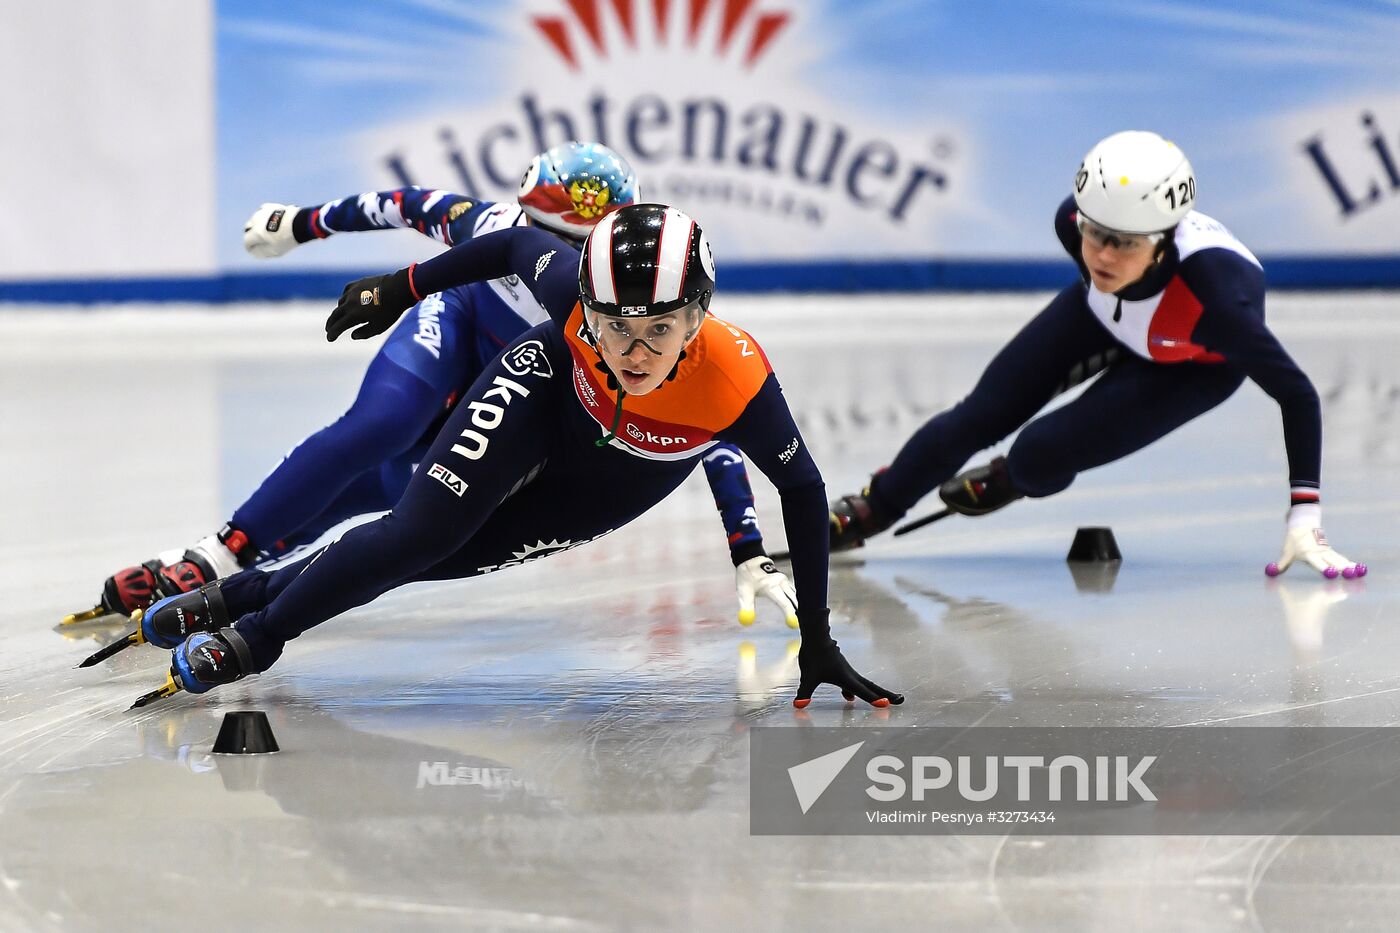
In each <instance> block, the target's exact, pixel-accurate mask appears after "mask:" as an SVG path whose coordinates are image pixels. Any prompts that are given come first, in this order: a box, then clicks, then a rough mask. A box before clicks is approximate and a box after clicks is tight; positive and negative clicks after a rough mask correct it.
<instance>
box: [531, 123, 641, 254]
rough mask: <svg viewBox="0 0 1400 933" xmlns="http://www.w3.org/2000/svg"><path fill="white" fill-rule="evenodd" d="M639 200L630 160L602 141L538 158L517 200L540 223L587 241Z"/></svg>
mask: <svg viewBox="0 0 1400 933" xmlns="http://www.w3.org/2000/svg"><path fill="white" fill-rule="evenodd" d="M637 199H638V194H637V174H636V173H635V172H634V171H632V166H631V165H629V164H628V163H627V160H626V159H624V158H623V157H622V156H620V155H618V154H617V153H616V152H614V151H612V150H611V149H609V148H608V147H607V146H604V145H603V144H602V143H584V142H567V143H561V144H560V145H558V146H554V147H553V148H551V149H549V150H547V151H545V152H542V153H540V154H539V155H537V156H535V158H534V159H532V160H531V161H530V167H529V168H528V169H526V170H525V177H524V178H522V179H521V180H520V193H519V195H518V196H517V198H516V200H517V201H518V202H519V204H520V208H521V210H523V211H524V212H525V213H526V215H528V216H529V217H530V219H531V220H533V221H534V222H535V223H536V224H538V225H539V226H541V227H544V228H545V229H546V230H548V231H550V232H551V233H557V234H560V235H561V236H565V237H568V238H569V239H572V240H583V239H586V238H587V237H588V234H589V232H590V231H592V229H593V226H594V225H595V224H597V223H598V221H600V220H602V219H603V218H604V217H606V216H607V215H608V214H611V213H612V212H613V211H615V210H618V209H619V208H622V207H626V206H627V205H629V204H635V203H637Z"/></svg>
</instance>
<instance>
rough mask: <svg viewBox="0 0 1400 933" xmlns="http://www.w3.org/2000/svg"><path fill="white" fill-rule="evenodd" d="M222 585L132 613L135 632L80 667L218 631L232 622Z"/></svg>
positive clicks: (216, 584) (196, 591)
mask: <svg viewBox="0 0 1400 933" xmlns="http://www.w3.org/2000/svg"><path fill="white" fill-rule="evenodd" d="M219 587H220V583H219V581H218V580H215V581H214V582H213V583H206V584H204V585H203V586H201V587H200V588H199V589H197V590H192V591H191V592H188V593H180V594H179V595H177V596H166V597H165V598H163V599H161V600H160V601H159V602H157V603H156V604H155V605H154V606H151V607H150V608H149V609H137V610H136V611H135V612H133V613H132V614H131V621H132V622H134V623H136V631H134V632H132V633H131V634H129V635H127V636H126V637H124V638H121V639H118V640H117V641H115V642H113V643H112V644H110V645H108V646H106V647H105V648H103V649H102V650H101V651H98V652H97V653H96V654H93V655H92V656H91V657H89V658H88V659H87V660H85V661H83V663H81V664H79V665H78V667H80V668H83V667H92V666H93V665H94V664H99V663H101V662H103V661H105V660H107V659H108V658H110V657H112V656H113V655H115V654H117V653H118V652H120V651H125V650H126V649H127V648H130V647H132V646H133V645H146V644H149V645H155V646H156V647H157V648H174V647H175V646H176V645H178V644H180V642H182V641H184V640H185V639H186V638H187V637H188V636H190V635H193V634H194V633H196V632H217V631H218V630H219V629H221V628H223V627H224V626H226V625H229V624H231V623H232V621H233V620H232V619H230V618H229V613H228V607H227V606H225V605H224V594H223V593H222V592H221V591H220V589H219Z"/></svg>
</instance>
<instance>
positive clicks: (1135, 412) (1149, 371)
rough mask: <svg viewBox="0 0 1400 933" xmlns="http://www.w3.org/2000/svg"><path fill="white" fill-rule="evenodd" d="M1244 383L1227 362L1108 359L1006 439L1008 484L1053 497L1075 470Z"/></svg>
mask: <svg viewBox="0 0 1400 933" xmlns="http://www.w3.org/2000/svg"><path fill="white" fill-rule="evenodd" d="M1243 381H1244V373H1243V372H1242V371H1241V370H1239V369H1237V368H1235V367H1233V366H1230V365H1229V364H1220V365H1204V364H1195V363H1179V364H1175V365H1163V364H1157V363H1149V362H1147V361H1146V360H1140V359H1137V358H1124V359H1121V360H1119V361H1118V362H1117V363H1115V364H1114V365H1113V366H1112V367H1111V368H1110V369H1109V370H1108V372H1106V373H1105V374H1104V375H1103V377H1102V378H1100V379H1099V380H1098V382H1096V383H1094V384H1093V385H1092V386H1090V387H1089V388H1088V390H1087V391H1085V393H1084V394H1083V395H1081V396H1080V397H1079V398H1077V399H1075V400H1074V401H1073V402H1071V403H1069V404H1068V405H1066V406H1064V407H1063V408H1059V409H1056V410H1055V411H1052V412H1050V413H1049V414H1047V415H1045V416H1044V417H1042V418H1037V419H1036V420H1035V421H1033V422H1031V423H1030V424H1029V425H1027V426H1026V429H1025V430H1024V431H1022V432H1021V434H1020V435H1019V436H1018V437H1017V438H1016V442H1015V443H1014V444H1012V445H1011V452H1010V453H1009V454H1007V457H1006V464H1007V469H1008V471H1009V473H1010V477H1011V482H1012V483H1013V485H1014V486H1015V487H1016V489H1017V490H1019V491H1020V492H1022V493H1024V494H1025V495H1027V496H1032V497H1043V496H1050V495H1054V494H1055V493H1057V492H1060V491H1061V490H1063V489H1065V488H1066V487H1068V486H1069V485H1070V483H1072V482H1074V478H1075V476H1076V474H1078V473H1079V472H1080V471H1082V470H1087V469H1090V468H1092V467H1096V466H1102V465H1103V464H1105V463H1112V462H1113V461H1115V460H1120V459H1122V458H1123V457H1126V456H1127V455H1128V454H1130V453H1133V452H1134V451H1137V450H1141V449H1142V448H1144V447H1146V446H1147V445H1148V444H1151V443H1152V442H1153V441H1156V440H1158V439H1159V438H1162V437H1165V436H1166V435H1168V434H1170V433H1171V432H1172V431H1175V430H1176V429H1177V428H1179V427H1181V426H1182V425H1183V424H1186V423H1187V422H1188V421H1191V420H1192V419H1194V418H1196V417H1198V416H1199V415H1202V414H1204V413H1205V412H1207V411H1210V410H1211V409H1212V408H1214V407H1216V406H1217V405H1219V404H1220V403H1221V402H1223V401H1225V400H1226V399H1227V398H1229V397H1230V396H1231V395H1232V394H1234V392H1235V390H1236V389H1238V388H1239V387H1240V384H1241V383H1242V382H1243Z"/></svg>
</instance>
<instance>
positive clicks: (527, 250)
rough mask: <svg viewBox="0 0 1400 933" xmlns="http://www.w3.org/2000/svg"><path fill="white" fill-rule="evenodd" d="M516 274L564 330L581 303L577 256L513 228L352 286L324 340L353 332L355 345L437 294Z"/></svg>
mask: <svg viewBox="0 0 1400 933" xmlns="http://www.w3.org/2000/svg"><path fill="white" fill-rule="evenodd" d="M512 275H514V276H518V277H519V279H520V281H521V282H523V283H524V284H525V286H526V287H527V288H528V289H530V292H531V293H532V294H533V295H534V296H535V300H536V301H538V302H539V304H540V306H541V307H543V308H544V309H545V310H546V311H547V312H549V316H550V317H551V318H553V319H554V321H555V323H556V324H558V325H559V326H561V327H562V326H563V324H564V322H565V321H566V320H568V317H569V314H570V312H572V311H573V308H574V305H575V304H577V303H578V251H577V250H575V249H574V248H573V247H571V246H569V245H568V244H567V243H565V242H564V241H563V240H561V239H559V238H558V237H556V236H554V235H552V234H549V233H545V232H544V231H543V230H539V229H536V228H534V227H511V228H509V229H507V230H501V231H499V232H497V233H488V234H485V235H484V236H479V237H475V238H473V239H470V240H468V241H466V242H465V243H460V244H458V245H457V246H454V247H452V249H450V250H448V251H447V252H445V253H442V254H441V255H439V256H434V257H433V258H432V259H429V260H427V261H425V262H419V263H414V264H413V265H411V266H409V267H408V268H406V269H400V270H399V271H397V272H393V273H390V274H389V275H371V276H366V277H365V278H363V279H356V280H355V281H354V282H351V283H350V284H349V285H347V286H345V291H343V292H341V295H340V301H339V302H338V303H337V304H336V307H335V310H334V311H332V312H331V316H330V317H329V318H328V319H327V320H326V339H327V340H335V339H336V338H337V337H339V336H340V335H341V334H343V333H345V331H347V330H351V329H352V328H353V329H354V333H353V334H351V336H352V337H353V338H354V339H356V340H364V339H367V338H369V337H373V336H375V335H376V334H382V333H384V332H385V331H386V330H388V329H389V328H390V327H393V326H394V322H395V321H397V320H398V319H399V316H400V315H402V314H403V312H404V311H406V310H408V309H409V308H410V307H412V306H413V305H414V304H415V303H416V302H419V301H422V300H423V298H424V297H425V296H427V295H431V294H432V293H433V292H441V291H446V290H447V289H449V288H455V287H456V286H458V285H468V284H470V283H472V282H486V281H490V280H491V279H500V278H505V277H507V276H512Z"/></svg>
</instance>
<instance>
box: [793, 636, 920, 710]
mask: <svg viewBox="0 0 1400 933" xmlns="http://www.w3.org/2000/svg"><path fill="white" fill-rule="evenodd" d="M797 664H798V667H799V668H800V669H801V671H802V679H801V681H800V682H799V683H798V687H797V696H796V697H795V698H794V699H793V701H792V705H793V706H795V707H797V708H798V709H806V707H807V704H809V703H811V702H812V694H813V693H815V692H816V689H817V687H819V686H821V685H822V684H831V685H833V686H835V687H837V688H839V689H840V690H841V696H843V697H845V698H846V700H847V701H854V700H855V699H856V697H860V698H861V699H862V700H864V701H865V702H867V703H869V704H870V705H871V706H876V707H880V708H882V709H883V708H884V707H886V706H890V705H891V704H893V705H894V706H898V705H900V704H901V703H903V702H904V695H903V694H901V693H892V692H890V691H889V690H886V689H885V688H884V687H881V686H880V685H879V684H877V683H875V682H873V681H871V680H868V679H866V678H865V677H863V676H862V675H861V674H860V673H859V672H858V671H856V669H855V668H853V667H851V664H850V662H849V661H847V660H846V658H845V657H844V656H843V655H842V654H841V649H840V648H838V647H837V646H836V641H835V640H834V639H831V638H828V639H827V640H826V641H825V643H820V642H819V643H817V644H808V643H807V642H806V641H805V640H804V641H803V643H802V650H800V651H799V652H798V653H797Z"/></svg>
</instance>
